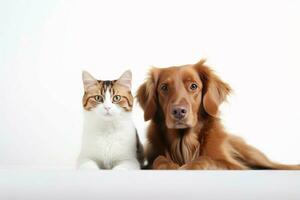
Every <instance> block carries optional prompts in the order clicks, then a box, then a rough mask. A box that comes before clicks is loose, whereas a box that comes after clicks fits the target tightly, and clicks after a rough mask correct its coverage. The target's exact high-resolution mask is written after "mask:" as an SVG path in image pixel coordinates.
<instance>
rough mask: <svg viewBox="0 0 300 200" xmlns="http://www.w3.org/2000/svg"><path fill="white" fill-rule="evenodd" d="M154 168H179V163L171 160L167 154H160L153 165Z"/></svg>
mask: <svg viewBox="0 0 300 200" xmlns="http://www.w3.org/2000/svg"><path fill="white" fill-rule="evenodd" d="M152 168H153V169H162V170H164V169H178V168H179V165H178V164H176V163H174V162H173V161H171V160H169V159H168V158H166V157H165V156H158V157H157V158H156V159H155V160H154V162H153V165H152Z"/></svg>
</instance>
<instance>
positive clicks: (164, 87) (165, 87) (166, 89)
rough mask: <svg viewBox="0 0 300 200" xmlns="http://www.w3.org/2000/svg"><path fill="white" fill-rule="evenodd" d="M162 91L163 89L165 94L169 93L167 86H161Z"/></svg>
mask: <svg viewBox="0 0 300 200" xmlns="http://www.w3.org/2000/svg"><path fill="white" fill-rule="evenodd" d="M160 89H161V90H162V91H163V92H166V91H168V86H167V84H162V85H161V86H160Z"/></svg>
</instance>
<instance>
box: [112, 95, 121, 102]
mask: <svg viewBox="0 0 300 200" xmlns="http://www.w3.org/2000/svg"><path fill="white" fill-rule="evenodd" d="M120 100H121V96H120V95H115V96H114V97H113V102H115V103H117V102H119V101H120Z"/></svg>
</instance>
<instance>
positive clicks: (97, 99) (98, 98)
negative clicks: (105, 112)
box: [94, 95, 102, 102]
mask: <svg viewBox="0 0 300 200" xmlns="http://www.w3.org/2000/svg"><path fill="white" fill-rule="evenodd" d="M94 99H95V100H96V101H97V102H102V97H101V96H100V95H96V96H94Z"/></svg>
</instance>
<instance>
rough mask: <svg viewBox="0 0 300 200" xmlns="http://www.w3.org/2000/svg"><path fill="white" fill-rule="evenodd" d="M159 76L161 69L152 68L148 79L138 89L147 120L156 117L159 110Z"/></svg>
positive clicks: (138, 98)
mask: <svg viewBox="0 0 300 200" xmlns="http://www.w3.org/2000/svg"><path fill="white" fill-rule="evenodd" d="M158 76H159V69H158V68H152V69H151V70H150V72H149V76H148V78H147V80H146V81H145V82H144V83H143V84H142V85H141V86H140V87H139V89H138V91H137V95H136V97H137V100H138V102H139V104H140V105H141V107H142V108H143V110H144V118H145V121H148V120H150V119H152V118H154V116H155V114H156V111H157V94H156V87H157V86H156V85H157V80H158Z"/></svg>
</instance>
